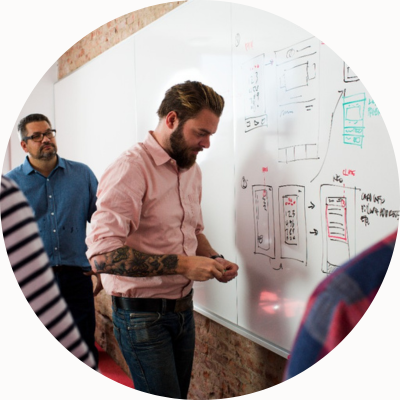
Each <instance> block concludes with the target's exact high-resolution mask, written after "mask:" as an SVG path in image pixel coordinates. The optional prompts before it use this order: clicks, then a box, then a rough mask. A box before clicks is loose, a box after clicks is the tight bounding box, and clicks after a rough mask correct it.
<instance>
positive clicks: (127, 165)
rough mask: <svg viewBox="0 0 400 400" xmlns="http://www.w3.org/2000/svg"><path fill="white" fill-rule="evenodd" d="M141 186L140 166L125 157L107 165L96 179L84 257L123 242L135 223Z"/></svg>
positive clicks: (112, 247)
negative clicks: (95, 190)
mask: <svg viewBox="0 0 400 400" xmlns="http://www.w3.org/2000/svg"><path fill="white" fill-rule="evenodd" d="M144 187H145V185H144V180H143V176H142V173H141V171H140V168H137V167H136V166H135V165H134V164H132V163H131V162H130V160H128V159H127V158H126V157H121V158H119V159H118V160H117V161H115V162H114V163H113V164H112V165H110V166H109V167H108V168H107V170H106V171H105V173H104V175H103V176H102V178H101V180H100V183H99V188H98V192H97V204H96V205H97V210H96V212H95V213H94V214H93V216H92V220H91V228H92V229H91V232H90V234H89V235H88V236H87V238H86V245H87V247H88V250H87V252H86V256H87V258H88V259H90V258H92V257H93V256H95V255H97V254H104V253H108V252H110V251H113V250H116V249H118V248H120V247H122V246H124V245H125V243H126V239H127V237H128V236H129V234H130V232H131V231H132V230H136V229H137V228H138V226H139V221H140V214H141V208H142V199H143V193H144Z"/></svg>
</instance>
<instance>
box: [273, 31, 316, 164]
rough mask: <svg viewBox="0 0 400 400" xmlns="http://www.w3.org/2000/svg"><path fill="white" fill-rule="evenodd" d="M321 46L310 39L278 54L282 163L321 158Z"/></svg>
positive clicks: (280, 150)
mask: <svg viewBox="0 0 400 400" xmlns="http://www.w3.org/2000/svg"><path fill="white" fill-rule="evenodd" d="M319 45H320V42H319V40H317V39H316V38H310V39H307V40H305V41H302V42H300V43H296V44H294V45H292V46H289V47H286V48H284V49H281V50H278V51H275V58H276V67H277V79H278V106H279V112H278V134H279V162H284V163H288V162H292V161H297V160H309V159H318V137H319V126H318V113H319V99H318V94H319Z"/></svg>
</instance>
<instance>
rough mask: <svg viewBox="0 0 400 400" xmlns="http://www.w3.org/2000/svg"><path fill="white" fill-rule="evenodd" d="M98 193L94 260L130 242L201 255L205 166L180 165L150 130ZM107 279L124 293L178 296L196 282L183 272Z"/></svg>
mask: <svg viewBox="0 0 400 400" xmlns="http://www.w3.org/2000/svg"><path fill="white" fill-rule="evenodd" d="M97 197H98V200H97V211H96V212H95V213H94V214H93V216H92V219H91V227H92V230H91V233H90V234H89V235H88V237H87V239H86V244H87V246H88V251H87V253H86V255H87V257H88V259H90V258H91V257H93V256H94V255H97V254H103V253H107V252H110V251H113V250H116V249H118V248H120V247H122V246H125V245H126V246H129V247H132V248H134V249H135V250H138V251H141V252H143V253H148V254H179V255H187V256H193V255H195V254H196V249H197V237H196V235H197V234H199V233H201V232H202V231H203V219H202V213H201V207H200V202H201V171H200V168H199V166H198V165H197V164H195V165H194V166H193V167H192V168H190V169H188V170H180V169H179V168H178V167H177V165H176V162H175V160H173V159H171V157H170V156H169V155H168V154H167V153H166V151H165V150H164V149H163V148H162V147H161V146H160V145H159V144H158V142H157V141H156V140H155V139H154V137H153V136H152V135H151V134H150V133H149V134H148V135H147V136H146V139H145V140H144V142H143V143H138V144H136V145H134V146H133V147H131V148H130V149H129V150H127V151H126V152H125V153H123V154H122V155H121V156H120V157H119V158H118V159H117V160H116V161H115V162H114V163H113V164H112V165H111V166H109V167H108V168H107V170H106V171H105V173H104V175H103V176H102V178H101V180H100V182H99V187H98V192H97ZM101 280H102V283H103V287H104V289H105V291H106V292H107V293H108V294H110V295H113V296H123V297H157V298H167V299H177V298H181V297H184V296H186V295H187V294H188V293H189V292H190V290H191V288H192V285H193V282H192V281H191V280H189V279H187V278H185V277H184V276H183V275H165V276H157V277H146V278H131V277H123V276H118V275H110V274H102V276H101Z"/></svg>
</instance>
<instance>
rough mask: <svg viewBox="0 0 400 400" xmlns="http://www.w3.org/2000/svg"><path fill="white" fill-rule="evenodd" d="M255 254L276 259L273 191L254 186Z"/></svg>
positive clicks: (264, 186)
mask: <svg viewBox="0 0 400 400" xmlns="http://www.w3.org/2000/svg"><path fill="white" fill-rule="evenodd" d="M252 188H253V212H254V241H255V250H254V253H255V254H263V255H265V256H268V257H270V258H275V230H274V206H273V190H272V187H271V186H266V185H253V187H252Z"/></svg>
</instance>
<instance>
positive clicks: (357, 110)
mask: <svg viewBox="0 0 400 400" xmlns="http://www.w3.org/2000/svg"><path fill="white" fill-rule="evenodd" d="M365 100H366V99H365V93H358V94H354V95H351V96H344V97H343V125H344V126H343V143H344V144H350V145H355V146H359V147H361V148H362V145H363V141H364V129H365V126H364V111H365Z"/></svg>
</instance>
